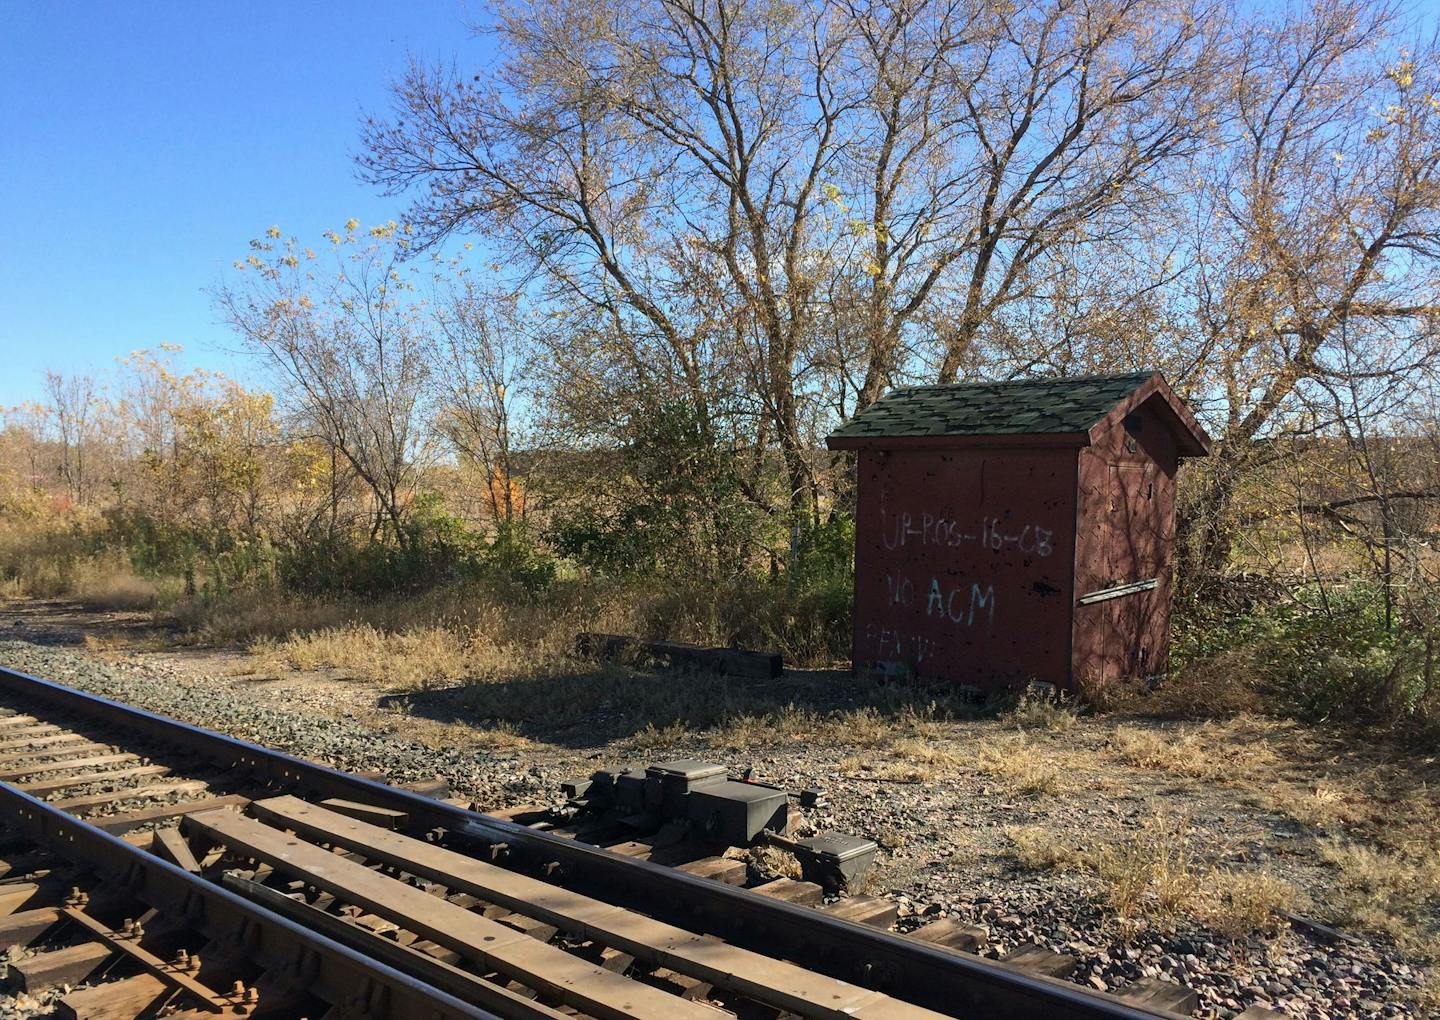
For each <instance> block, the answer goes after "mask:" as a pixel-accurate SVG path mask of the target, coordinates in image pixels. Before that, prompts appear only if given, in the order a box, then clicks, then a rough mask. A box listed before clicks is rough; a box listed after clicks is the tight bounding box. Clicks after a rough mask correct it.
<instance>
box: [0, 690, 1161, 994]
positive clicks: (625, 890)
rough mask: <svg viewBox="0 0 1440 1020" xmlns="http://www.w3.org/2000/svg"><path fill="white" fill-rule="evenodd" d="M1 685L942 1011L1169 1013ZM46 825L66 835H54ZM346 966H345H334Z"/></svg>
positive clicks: (343, 960) (132, 861)
mask: <svg viewBox="0 0 1440 1020" xmlns="http://www.w3.org/2000/svg"><path fill="white" fill-rule="evenodd" d="M0 691H8V692H10V693H12V694H15V695H18V696H21V697H24V698H27V699H32V700H34V701H37V702H41V703H44V704H47V705H51V706H54V707H55V708H58V709H63V710H64V711H67V712H75V713H77V714H80V715H83V716H86V717H89V718H91V719H94V720H96V721H97V722H101V723H105V724H110V725H115V724H123V725H124V726H125V727H126V728H127V729H128V731H129V732H131V733H134V734H135V735H136V736H137V737H141V738H148V739H151V740H153V741H155V742H156V743H158V744H161V745H164V746H166V747H169V748H175V749H177V750H181V751H184V752H187V753H189V754H193V755H195V756H197V757H200V758H203V759H205V760H207V761H208V762H210V763H212V764H214V765H218V766H221V767H224V768H228V769H234V770H243V771H244V772H246V773H248V774H249V775H250V776H251V777H252V778H254V779H255V780H257V781H260V782H263V783H265V784H266V785H268V786H270V787H271V788H272V789H286V790H290V791H294V792H296V793H300V794H303V795H308V796H315V797H324V798H342V799H346V800H352V801H361V802H364V803H367V804H372V805H376V806H379V807H383V808H389V809H392V810H395V811H399V812H403V813H405V814H406V815H408V816H409V818H410V819H411V820H412V822H413V823H414V825H415V826H416V827H418V828H421V829H437V830H444V832H445V833H446V835H447V838H451V837H454V838H456V839H457V840H458V841H460V842H462V843H465V844H469V845H470V846H471V847H473V848H475V849H477V850H480V849H483V851H484V852H483V856H484V857H486V858H487V859H488V858H491V857H494V856H496V855H500V854H503V855H504V856H505V857H506V859H507V864H510V865H512V866H527V867H529V868H530V869H531V870H535V871H540V870H544V871H547V872H548V873H549V874H550V875H551V877H552V878H557V879H560V880H562V881H563V883H564V885H565V886H566V887H567V888H571V889H574V890H576V891H578V892H582V893H585V894H587V895H590V896H594V897H596V898H600V899H604V900H606V901H607V902H609V903H612V904H614V905H616V906H620V907H627V908H630V909H634V910H637V911H640V912H642V913H645V914H648V915H650V916H651V917H654V918H656V919H658V920H661V921H665V922H667V923H672V924H675V925H678V926H682V927H688V928H691V929H698V930H702V931H705V932H707V933H710V934H711V935H713V936H715V937H719V938H722V939H724V940H725V941H726V942H728V943H730V944H733V945H735V946H739V947H742V948H746V949H750V950H754V951H757V952H761V953H765V954H767V955H770V956H774V957H780V958H783V959H787V960H790V961H792V962H794V963H796V964H799V965H801V966H803V967H806V968H809V969H811V970H814V971H816V972H818V973H822V974H826V975H829V976H831V977H834V978H837V979H841V980H844V981H848V982H854V983H855V984H858V985H863V986H865V987H868V988H873V989H876V990H877V991H882V992H888V993H890V994H892V995H894V997H895V998H897V999H900V1000H903V1001H906V1002H909V1003H913V1004H914V1005H917V1006H921V1007H925V1008H928V1009H932V1010H935V1011H938V1012H941V1013H944V1014H946V1015H949V1016H955V1017H965V1018H970V1017H975V1018H979V1017H984V1018H986V1020H1022V1018H1032V1017H1041V1016H1043V1017H1051V1018H1056V1020H1102V1018H1104V1020H1154V1018H1155V1017H1156V1016H1157V1015H1160V1016H1175V1015H1177V1014H1166V1013H1158V1014H1157V1012H1156V1011H1154V1010H1150V1009H1140V1008H1136V1007H1134V1006H1131V1005H1128V1004H1126V1003H1125V1002H1124V1001H1122V1000H1120V999H1117V998H1115V997H1112V996H1107V995H1103V994H1100V993H1096V992H1092V991H1090V990H1088V989H1084V988H1081V987H1079V986H1078V985H1074V984H1071V983H1068V982H1064V981H1060V980H1054V979H1050V978H1047V977H1044V976H1039V975H1033V974H1028V973H1024V972H1021V971H1019V970H1017V969H1015V968H1010V967H1006V966H1004V965H1002V964H1000V963H998V962H996V961H992V960H988V959H985V958H983V957H979V956H973V955H969V954H963V953H958V952H953V951H948V950H946V949H944V948H940V947H937V946H932V945H928V944H926V943H923V942H919V941H916V940H912V939H907V938H904V937H901V936H899V935H896V934H893V933H890V932H887V931H882V930H879V929H876V928H873V927H869V926H866V925H862V924H858V923H854V922H851V921H847V920H845V919H843V918H839V917H835V916H832V915H829V914H826V913H823V912H821V911H818V910H814V909H811V908H809V907H805V906H799V905H796V904H791V903H787V902H783V901H780V900H776V899H773V898H770V897H766V896H762V895H757V894H756V893H753V892H751V891H749V890H746V889H741V888H736V887H734V886H729V885H726V884H723V883H720V882H715V881H711V880H709V879H705V878H701V877H698V876H695V875H690V874H687V873H685V872H683V871H679V870H676V869H673V868H669V867H664V866H661V865H657V864H654V863H651V862H649V861H644V860H638V859H635V858H633V857H627V856H624V855H621V854H617V853H614V852H612V851H610V850H607V849H604V848H601V847H596V846H591V845H589V844H585V843H582V842H578V841H576V840H572V839H566V838H564V837H561V836H556V835H552V834H550V833H547V832H544V831H541V830H537V829H531V828H527V827H526V826H523V825H520V824H517V823H514V822H510V821H506V820H503V819H499V818H494V817H491V816H489V815H484V814H481V813H479V812H475V811H471V810H467V809H465V808H462V807H458V806H455V805H453V804H449V803H446V802H444V801H439V800H434V799H431V798H429V797H426V796H424V795H422V794H419V793H414V792H411V791H408V790H403V789H398V788H396V787H392V786H388V785H386V784H384V783H380V782H375V781H373V780H370V779H366V778H364V777H361V776H355V775H351V774H349V773H346V772H341V771H338V770H335V769H331V768H327V767H325V766H322V765H318V764H316V763H314V762H310V761H305V760H303V759H300V758H297V757H294V756H292V755H288V754H285V753H283V752H280V751H275V750H272V749H270V748H266V747H262V746H259V745H257V744H253V743H250V742H248V741H244V740H238V739H236V738H233V737H228V736H226V735H224V734H221V733H217V732H215V731H213V730H208V729H204V728H202V727H198V726H193V725H190V724H188V723H183V722H180V721H177V720H175V719H171V718H168V717H165V716H161V715H158V714H156V713H152V712H148V711H146V710H144V709H140V708H136V707H134V706H131V705H126V704H123V703H121V702H117V701H113V700H111V699H108V698H104V697H100V696H98V695H94V694H89V693H86V692H83V691H78V690H75V689H73V688H69V687H65V686H63V685H60V684H56V683H53V682H50V681H47V680H43V679H40V678H38V677H34V676H30V675H28V674H25V673H20V672H17V671H14V670H8V669H3V668H0ZM0 796H3V798H4V801H3V803H4V804H5V805H6V806H11V805H14V806H15V807H17V808H18V807H20V806H24V807H25V808H26V809H27V810H28V811H30V812H32V816H31V817H30V820H29V821H28V823H27V824H30V825H31V826H32V827H36V828H37V830H38V831H37V836H38V835H44V836H46V837H47V838H49V839H50V840H51V841H53V840H54V839H57V838H64V839H68V840H69V841H70V845H71V847H72V852H71V853H70V854H69V856H71V857H74V856H76V855H79V856H84V857H86V858H87V859H92V855H93V858H94V859H103V860H104V861H106V862H108V864H107V866H109V867H112V868H115V869H118V870H119V871H121V872H123V869H124V868H127V867H128V868H132V869H137V870H138V872H139V873H141V874H143V876H144V881H146V882H154V883H155V884H156V889H157V894H160V893H164V894H165V895H168V896H170V897H172V898H173V897H177V896H184V895H190V896H192V897H196V899H195V902H203V903H204V904H206V908H207V909H214V910H215V911H216V912H217V917H226V916H230V917H243V918H245V919H246V923H248V924H250V925H252V926H254V928H255V930H258V931H261V932H265V933H272V932H273V933H274V934H273V935H271V934H267V935H266V936H265V937H266V938H272V939H274V940H275V942H274V945H275V946H276V947H277V948H276V950H275V951H276V952H291V953H294V952H301V951H302V948H301V947H302V946H303V947H309V951H310V952H311V953H312V954H314V956H315V958H316V959H317V960H318V961H319V963H320V965H321V966H322V967H328V968H331V969H330V970H329V971H326V972H325V973H327V974H333V975H334V976H333V978H332V979H333V980H335V981H337V982H343V981H344V980H354V978H353V975H355V974H361V973H363V974H364V976H365V979H366V980H367V981H368V982H369V985H367V987H371V986H373V987H376V988H383V989H386V990H387V991H388V994H389V995H392V996H395V997H396V998H395V1001H396V1002H398V1003H405V1004H407V1005H408V1003H410V1002H411V1001H415V1002H417V1003H418V1002H419V1001H421V997H423V996H430V997H431V998H432V999H433V1003H434V1004H433V1005H432V1006H431V1007H429V1008H430V1009H431V1015H433V1016H436V1017H451V1016H456V1017H459V1016H464V1017H490V1016H492V1014H490V1013H486V1012H484V1011H481V1010H478V1009H476V1008H475V1007H472V1006H469V1005H467V1004H465V1003H463V1002H460V1001H459V1000H456V999H453V998H451V997H449V996H447V995H445V994H444V993H441V992H439V991H438V990H436V989H434V988H431V987H430V986H428V985H424V984H423V982H420V981H418V980H417V979H415V978H412V977H410V976H409V975H406V974H403V973H400V972H399V971H394V970H391V969H390V968H387V967H385V966H384V965H383V964H379V963H376V962H374V961H372V960H370V959H367V958H365V957H363V956H361V955H360V954H358V953H356V952H355V951H353V950H351V949H348V948H346V947H345V946H342V945H340V944H338V943H336V942H333V941H331V940H329V939H327V938H324V937H323V936H320V935H318V934H317V933H315V932H313V931H310V930H308V929H305V928H303V927H301V926H299V925H297V924H295V923H294V922H292V921H289V920H288V919H286V918H283V917H281V916H280V915H278V914H276V913H274V912H272V911H270V910H268V909H266V908H265V907H261V906H258V905H256V904H255V903H253V902H250V901H247V900H244V899H242V898H240V897H237V896H235V895H234V894H232V893H230V892H229V891H228V890H225V889H221V888H219V887H217V886H216V885H214V884H213V883H206V882H203V881H202V880H197V879H196V876H194V875H191V874H189V873H187V872H185V871H183V870H181V869H178V868H175V867H173V866H170V865H168V863H167V862H163V861H160V860H159V859H158V858H155V857H153V856H151V855H149V854H146V853H145V852H143V851H139V850H136V849H135V848H133V847H130V846H129V845H127V844H125V843H124V842H123V841H120V840H116V839H113V838H112V837H108V836H106V835H105V834H104V833H101V832H99V831H98V830H91V828H90V827H89V826H87V825H85V824H84V823H83V822H79V821H77V820H76V819H74V818H71V817H69V816H66V815H63V814H62V813H60V812H58V811H55V810H54V809H53V808H48V807H47V806H46V805H45V804H44V803H43V802H41V801H36V800H34V798H31V797H27V796H25V795H24V794H21V793H19V792H18V791H11V790H5V791H4V793H3V795H0ZM58 832H64V833H65V835H64V836H63V837H59V836H57V835H56V833H58ZM197 881H200V883H201V884H202V885H203V886H204V889H203V891H201V890H200V889H199V888H197V887H196V883H197ZM212 903H213V904H214V906H213V907H211V906H210V905H211V904H212ZM262 941H263V940H262ZM265 944H266V945H269V943H265ZM347 968H348V969H347ZM347 974H348V975H352V976H351V977H349V978H347V977H345V976H344V975H347ZM427 1001H428V1000H427ZM372 1015H373V1014H372ZM394 1015H396V1016H410V1015H418V1014H412V1013H395V1014H394Z"/></svg>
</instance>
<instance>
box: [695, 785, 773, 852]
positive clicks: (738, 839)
mask: <svg viewBox="0 0 1440 1020" xmlns="http://www.w3.org/2000/svg"><path fill="white" fill-rule="evenodd" d="M688 801H689V803H688V805H687V815H688V817H689V819H690V821H691V822H692V823H693V824H694V826H695V829H696V832H697V834H698V835H701V836H703V837H704V838H706V839H712V840H715V841H716V842H720V843H727V844H729V845H730V846H748V845H749V844H751V843H753V842H754V841H755V837H756V836H758V835H760V833H761V832H763V831H764V830H766V829H769V830H771V831H772V832H778V833H783V832H784V831H785V828H786V826H787V824H788V823H789V798H788V797H787V796H786V793H785V791H784V790H777V789H775V788H774V787H772V786H761V785H759V784H758V783H737V782H733V781H731V780H726V781H724V782H720V783H714V784H712V785H708V786H703V787H700V788H698V789H693V790H691V791H690V796H689V798H688Z"/></svg>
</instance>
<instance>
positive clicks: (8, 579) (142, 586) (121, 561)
mask: <svg viewBox="0 0 1440 1020" xmlns="http://www.w3.org/2000/svg"><path fill="white" fill-rule="evenodd" d="M0 584H3V586H0V594H3V595H4V596H5V597H9V598H60V597H68V598H74V599H76V600H78V601H80V602H82V603H84V604H85V605H87V606H89V607H91V608H94V609H103V610H111V611H136V610H140V611H143V610H150V609H154V608H155V607H156V605H158V604H159V603H160V601H161V599H162V597H164V596H165V595H167V594H170V593H173V592H176V591H178V589H179V587H180V582H179V580H178V579H175V578H171V579H169V580H168V581H167V582H165V583H163V584H162V583H161V582H159V581H155V580H152V579H149V578H145V577H141V576H139V575H138V574H136V573H135V571H134V569H133V568H132V567H131V565H130V561H129V559H128V557H126V556H125V555H124V554H123V553H121V552H119V551H117V550H110V551H104V552H98V553H97V552H93V551H92V550H91V549H89V548H88V547H87V545H86V543H85V540H84V536H83V534H82V531H81V521H80V520H79V519H77V520H76V521H75V522H74V523H73V524H72V525H71V526H63V527H62V526H57V525H56V524H54V523H52V522H46V523H40V522H27V521H9V522H3V523H0Z"/></svg>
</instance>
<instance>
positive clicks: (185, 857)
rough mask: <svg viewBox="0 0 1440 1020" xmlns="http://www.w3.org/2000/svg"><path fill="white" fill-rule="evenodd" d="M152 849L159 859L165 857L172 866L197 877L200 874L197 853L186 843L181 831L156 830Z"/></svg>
mask: <svg viewBox="0 0 1440 1020" xmlns="http://www.w3.org/2000/svg"><path fill="white" fill-rule="evenodd" d="M151 849H152V850H153V851H154V853H155V855H156V856H157V857H163V858H165V859H166V860H167V861H169V862H170V863H171V864H175V865H178V866H180V867H182V868H184V869H185V870H186V871H191V872H194V873H195V874H197V875H198V874H199V873H200V862H199V861H198V860H196V859H195V852H194V851H193V850H191V849H190V844H189V843H187V842H185V837H184V836H183V835H181V833H180V830H179V829H156V830H155V842H154V843H153V844H152V845H151Z"/></svg>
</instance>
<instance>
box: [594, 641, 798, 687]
mask: <svg viewBox="0 0 1440 1020" xmlns="http://www.w3.org/2000/svg"><path fill="white" fill-rule="evenodd" d="M575 649H576V651H577V652H579V653H580V655H581V656H583V657H585V658H592V659H613V658H615V657H616V656H619V655H623V654H626V653H633V654H635V655H638V656H639V657H641V658H644V659H649V660H658V661H661V662H664V663H667V664H668V665H669V666H670V667H671V668H674V669H681V668H687V667H688V668H690V669H698V670H704V671H707V672H711V673H720V674H723V675H726V676H742V677H750V678H752V679H756V680H774V679H775V678H777V677H780V676H783V675H784V674H785V662H784V660H783V659H781V657H780V656H779V655H778V654H775V653H772V652H747V651H742V650H741V649H739V648H704V647H702V646H700V645H691V644H686V643H685V642H683V641H645V640H642V639H640V638H634V637H628V636H626V635H624V634H577V635H575Z"/></svg>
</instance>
